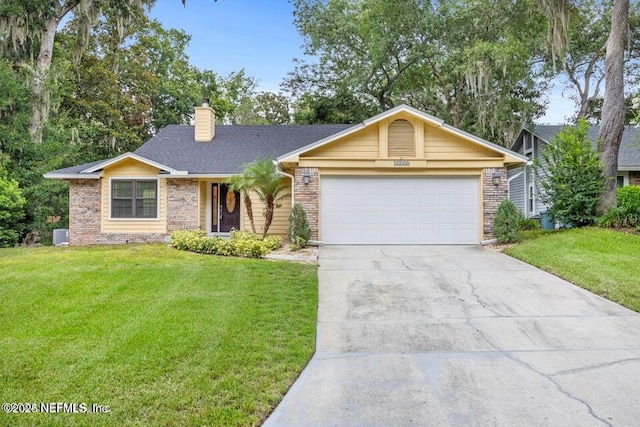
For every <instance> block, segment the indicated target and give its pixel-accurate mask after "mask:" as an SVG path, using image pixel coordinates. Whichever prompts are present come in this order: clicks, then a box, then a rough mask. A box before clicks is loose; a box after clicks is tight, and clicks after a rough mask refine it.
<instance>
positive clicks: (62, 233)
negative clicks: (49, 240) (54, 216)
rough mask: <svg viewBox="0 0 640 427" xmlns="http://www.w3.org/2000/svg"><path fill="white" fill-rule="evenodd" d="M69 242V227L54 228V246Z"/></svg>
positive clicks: (64, 244)
mask: <svg viewBox="0 0 640 427" xmlns="http://www.w3.org/2000/svg"><path fill="white" fill-rule="evenodd" d="M68 244H69V229H67V228H56V229H55V230H53V246H66V245H68Z"/></svg>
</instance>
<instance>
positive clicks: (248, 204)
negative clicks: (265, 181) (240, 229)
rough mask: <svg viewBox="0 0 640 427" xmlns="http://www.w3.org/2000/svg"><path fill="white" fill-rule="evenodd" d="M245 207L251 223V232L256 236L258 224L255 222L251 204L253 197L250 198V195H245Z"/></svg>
mask: <svg viewBox="0 0 640 427" xmlns="http://www.w3.org/2000/svg"><path fill="white" fill-rule="evenodd" d="M244 206H245V208H247V216H248V217H249V222H250V223H251V231H252V232H253V234H256V224H255V223H254V222H253V205H252V203H251V196H249V193H244Z"/></svg>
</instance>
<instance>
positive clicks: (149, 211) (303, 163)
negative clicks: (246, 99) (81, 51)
mask: <svg viewBox="0 0 640 427" xmlns="http://www.w3.org/2000/svg"><path fill="white" fill-rule="evenodd" d="M194 120H195V124H194V125H193V126H186V125H184V126H183V125H180V126H178V125H175V126H174V125H172V126H167V127H166V128H164V129H162V130H161V131H160V132H158V134H157V135H156V136H154V137H153V138H151V139H150V140H149V141H147V142H146V143H145V144H143V145H142V146H141V147H140V148H139V149H137V150H136V151H135V152H133V153H126V154H123V155H120V156H118V157H115V158H112V159H107V160H102V161H98V162H93V163H89V164H84V165H78V166H73V167H69V168H65V169H59V170H55V171H52V172H50V173H47V174H46V175H45V177H46V178H55V179H64V180H68V181H69V183H70V188H69V192H70V198H69V205H70V206H69V211H70V212H69V240H70V244H71V245H89V244H110V243H125V242H152V241H162V240H163V239H166V237H167V236H168V235H169V234H170V233H171V232H172V231H173V230H178V229H201V230H204V231H206V232H207V233H209V234H212V235H215V234H225V233H228V232H229V231H230V230H232V229H248V228H249V220H248V218H247V215H246V211H245V207H244V206H243V201H242V198H241V197H240V195H239V194H237V193H234V192H233V191H230V190H229V189H228V187H227V185H226V184H225V180H226V179H227V178H228V177H229V176H231V175H233V174H238V173H241V172H242V170H243V166H244V165H245V164H247V163H250V162H252V161H253V160H255V159H256V158H257V157H258V156H263V157H266V156H269V155H271V156H273V158H274V159H275V160H274V163H275V165H276V168H277V169H278V171H279V172H280V173H281V174H282V179H283V181H285V182H286V183H287V185H288V186H289V187H290V189H291V190H290V195H289V196H288V198H287V199H286V200H285V201H284V202H283V203H282V204H281V206H280V207H279V208H278V209H277V211H276V213H275V218H274V221H273V225H272V227H271V229H270V232H271V233H273V234H279V235H285V234H286V229H287V227H288V216H289V213H290V211H291V206H292V204H293V203H294V202H298V203H300V204H302V206H303V207H304V209H305V211H306V213H307V216H308V219H309V222H310V225H311V229H312V233H313V235H312V238H313V239H314V240H317V241H319V242H321V243H324V244H478V243H481V242H482V241H485V240H490V239H492V238H493V234H492V232H493V220H494V216H495V212H496V209H497V207H498V205H499V204H500V202H501V201H502V200H504V199H505V198H506V197H507V196H508V194H507V193H508V184H507V168H511V167H516V166H519V165H523V164H525V163H526V161H527V157H526V156H525V155H524V154H518V153H515V152H513V151H511V150H508V149H506V148H504V147H501V146H498V145H495V144H493V143H491V142H488V141H485V140H483V139H481V138H478V137H476V136H474V135H471V134H469V133H466V132H464V131H462V130H460V129H457V128H455V127H453V126H450V125H447V124H445V123H444V122H443V121H442V120H440V119H438V118H436V117H433V116H431V115H429V114H426V113H424V112H422V111H418V110H416V109H414V108H411V107H408V106H406V105H401V106H398V107H396V108H393V109H391V110H388V111H386V112H384V113H381V114H379V115H377V116H375V117H372V118H370V119H368V120H365V121H364V122H362V123H359V124H356V125H276V126H229V125H216V123H215V113H214V111H213V109H211V108H210V107H209V106H208V104H206V103H203V105H202V106H201V107H196V109H195V118H194ZM252 201H253V203H254V205H253V206H254V215H255V217H256V220H257V224H256V226H257V227H261V225H262V224H261V220H262V215H261V211H262V206H261V205H260V204H259V202H258V200H257V198H253V199H252Z"/></svg>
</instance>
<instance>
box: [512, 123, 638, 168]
mask: <svg viewBox="0 0 640 427" xmlns="http://www.w3.org/2000/svg"><path fill="white" fill-rule="evenodd" d="M567 126H569V125H537V126H535V128H534V130H533V131H532V132H531V131H529V130H526V129H523V130H522V131H521V133H520V135H519V136H518V139H516V141H515V142H514V146H513V147H512V149H519V147H517V144H518V143H520V144H521V143H522V142H521V141H522V138H520V136H521V135H522V134H523V133H524V132H529V133H531V134H533V135H535V136H536V137H538V139H539V140H541V141H542V142H544V143H546V144H549V143H550V142H551V141H552V140H553V138H555V137H556V135H557V134H558V133H559V132H560V131H561V130H562V129H564V128H566V127H567ZM599 135H600V126H598V125H591V126H589V131H588V133H587V136H588V138H589V139H590V140H591V141H592V142H593V144H594V146H593V148H594V149H597V141H598V139H599ZM618 168H619V169H620V170H640V129H639V128H636V127H634V126H632V125H625V127H624V132H623V134H622V141H621V142H620V151H619V152H618Z"/></svg>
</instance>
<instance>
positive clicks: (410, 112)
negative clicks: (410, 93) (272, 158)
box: [277, 105, 527, 163]
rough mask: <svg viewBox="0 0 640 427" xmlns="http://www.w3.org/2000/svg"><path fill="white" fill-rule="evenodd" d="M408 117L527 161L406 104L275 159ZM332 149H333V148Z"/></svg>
mask: <svg viewBox="0 0 640 427" xmlns="http://www.w3.org/2000/svg"><path fill="white" fill-rule="evenodd" d="M408 117H409V118H414V119H418V120H420V121H422V122H423V123H424V126H425V127H431V128H435V129H438V130H440V131H442V132H445V133H447V134H449V135H453V136H455V137H456V138H458V139H461V140H464V141H466V142H468V143H470V144H473V145H476V146H478V147H482V148H483V149H485V150H487V152H491V153H495V154H499V155H501V156H505V159H507V161H509V162H513V163H522V162H523V161H527V158H526V157H524V156H522V155H520V154H518V153H514V152H512V151H511V150H509V149H506V148H504V147H501V146H499V145H496V144H493V143H491V142H489V141H486V140H484V139H482V138H479V137H477V136H475V135H472V134H470V133H468V132H465V131H463V130H461V129H458V128H455V127H453V126H450V125H447V124H446V123H444V121H443V120H441V119H438V118H437V117H434V116H432V115H430V114H427V113H424V112H422V111H419V110H417V109H415V108H413V107H410V106H408V105H399V106H397V107H395V108H392V109H390V110H388V111H385V112H384V113H381V114H378V115H376V116H374V117H371V118H370V119H367V120H365V121H363V122H362V123H359V124H357V125H354V126H352V127H350V128H348V129H345V130H344V131H342V132H339V133H336V134H334V135H330V136H328V137H326V138H324V139H322V140H320V141H316V142H314V143H312V144H309V145H307V146H304V147H301V148H299V149H297V150H294V151H291V152H289V153H286V154H284V155H282V156H280V157H278V158H277V160H278V161H279V162H295V161H298V159H299V158H300V156H302V155H305V154H309V153H318V152H319V149H320V148H322V147H325V146H327V145H334V146H335V144H340V143H341V142H344V141H347V143H348V142H349V141H351V140H350V139H349V137H350V136H352V135H354V134H356V133H358V132H360V133H362V132H364V130H365V129H366V128H374V127H377V126H378V124H379V123H381V122H383V121H387V120H395V119H396V118H398V119H406V118H408ZM332 148H333V147H332ZM333 149H334V150H335V148H333Z"/></svg>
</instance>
